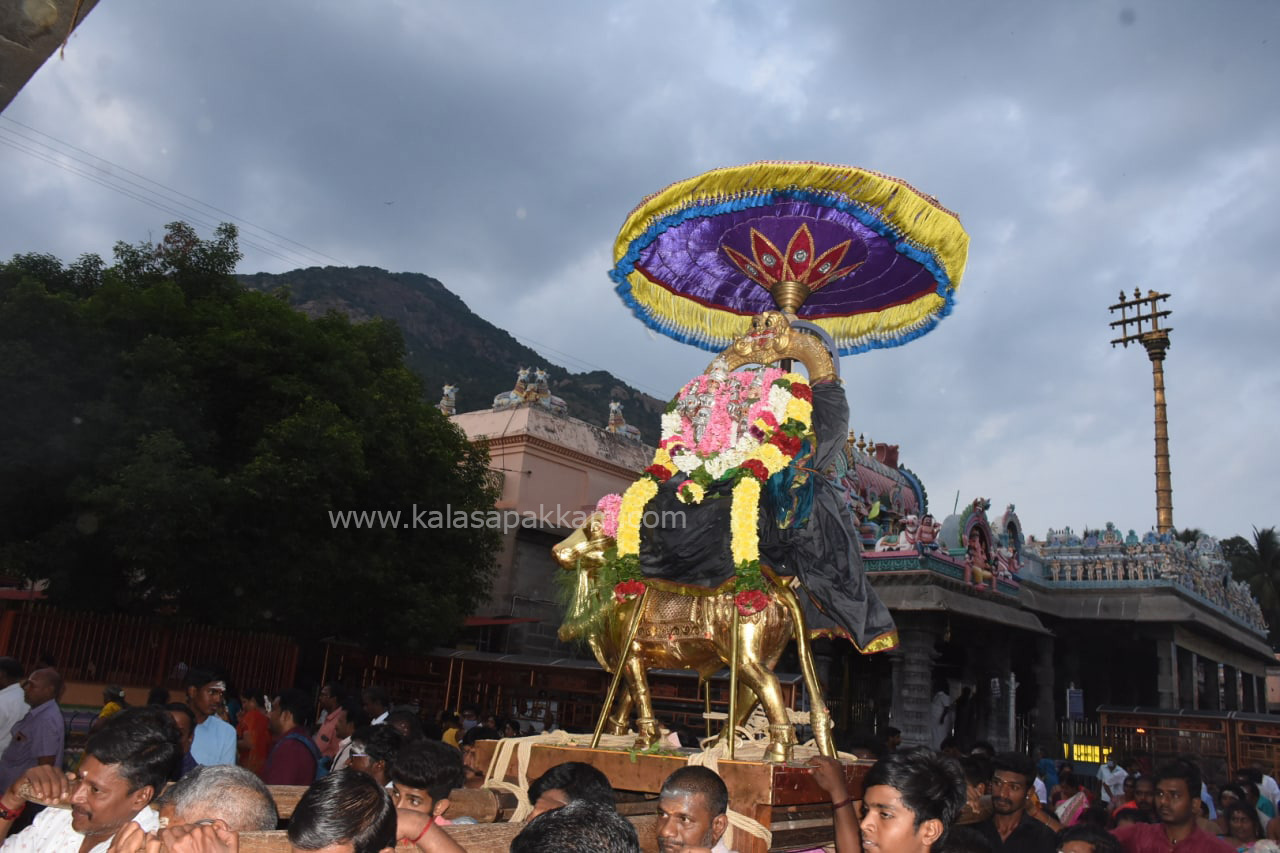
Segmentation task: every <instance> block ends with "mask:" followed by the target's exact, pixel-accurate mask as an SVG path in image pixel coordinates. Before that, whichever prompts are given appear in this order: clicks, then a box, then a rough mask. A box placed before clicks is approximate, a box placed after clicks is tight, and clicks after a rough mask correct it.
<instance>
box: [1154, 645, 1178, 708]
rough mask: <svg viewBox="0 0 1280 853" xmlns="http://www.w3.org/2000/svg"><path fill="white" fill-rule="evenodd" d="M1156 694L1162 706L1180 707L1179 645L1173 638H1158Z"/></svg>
mask: <svg viewBox="0 0 1280 853" xmlns="http://www.w3.org/2000/svg"><path fill="white" fill-rule="evenodd" d="M1156 694H1157V696H1159V703H1158V704H1159V706H1160V707H1161V708H1168V709H1170V710H1172V709H1175V708H1177V707H1178V647H1177V646H1176V645H1175V644H1174V642H1173V640H1166V639H1163V638H1161V639H1157V640H1156Z"/></svg>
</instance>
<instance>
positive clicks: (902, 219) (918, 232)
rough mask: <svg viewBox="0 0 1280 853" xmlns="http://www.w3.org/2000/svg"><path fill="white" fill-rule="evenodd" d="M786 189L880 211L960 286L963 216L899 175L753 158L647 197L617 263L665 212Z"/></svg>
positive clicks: (965, 239)
mask: <svg viewBox="0 0 1280 853" xmlns="http://www.w3.org/2000/svg"><path fill="white" fill-rule="evenodd" d="M786 189H802V190H805V191H809V192H830V193H836V194H839V195H841V196H844V197H845V198H847V199H848V200H849V201H850V202H853V203H861V204H862V205H863V206H865V207H867V208H868V209H871V210H874V211H875V212H876V213H878V214H879V216H880V217H881V218H882V219H884V220H885V221H886V222H887V223H888V224H890V225H891V226H893V227H895V228H898V229H900V230H901V231H902V232H903V233H907V234H910V235H911V236H910V239H909V241H908V242H909V243H910V244H912V245H915V246H917V247H919V248H922V249H924V250H925V251H928V252H931V253H933V255H934V256H935V257H936V258H937V261H938V263H939V265H940V266H941V267H942V269H943V270H944V271H945V272H946V274H947V277H948V279H949V280H950V281H951V282H952V285H953V286H956V285H958V283H959V281H960V277H961V276H962V275H963V273H964V268H965V262H966V260H967V257H968V251H969V236H968V234H966V233H965V231H964V228H963V227H962V226H961V225H960V220H959V217H957V216H956V215H955V214H954V213H952V212H951V211H949V210H947V209H946V208H944V207H942V206H941V205H939V204H938V203H937V202H936V201H934V200H932V199H930V198H928V197H926V196H924V195H923V194H921V193H920V192H919V191H918V190H916V189H914V188H913V187H911V186H910V185H909V184H907V183H905V182H903V181H900V180H898V179H896V178H890V177H888V176H886V175H881V174H878V173H876V172H869V171H866V170H864V169H857V168H853V167H848V166H832V165H827V164H824V163H774V162H763V163H751V164H748V165H745V166H733V167H729V168H725V169H716V170H714V171H711V172H707V173H705V174H702V175H699V176H698V177H695V178H690V179H688V180H685V181H680V182H678V183H675V184H672V185H671V186H669V187H667V188H666V189H664V190H662V191H660V192H658V193H655V194H654V195H652V196H650V197H649V198H647V199H646V200H645V201H643V202H641V204H640V206H639V207H637V208H636V209H635V210H634V211H632V213H631V215H630V216H628V217H627V221H626V222H625V223H624V224H623V226H622V229H621V231H620V232H619V233H618V239H617V241H616V242H615V243H614V250H613V253H614V262H615V263H617V261H618V260H620V259H621V258H622V256H623V255H624V254H626V252H627V250H628V248H629V247H630V245H631V243H632V241H634V240H635V239H636V238H638V237H640V236H641V235H642V234H643V233H644V232H645V231H646V230H647V229H648V228H649V227H650V226H651V225H653V223H654V222H656V221H657V220H658V219H661V218H662V217H664V216H668V215H670V214H672V213H675V212H678V211H680V210H683V209H686V208H688V207H692V206H701V205H709V204H717V203H722V202H725V201H730V200H733V199H735V198H741V197H742V196H744V195H749V194H752V193H759V192H769V191H775V190H786Z"/></svg>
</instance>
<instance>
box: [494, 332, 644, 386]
mask: <svg viewBox="0 0 1280 853" xmlns="http://www.w3.org/2000/svg"><path fill="white" fill-rule="evenodd" d="M507 334H509V335H511V337H513V338H515V339H516V340H518V341H521V342H523V343H525V344H528V345H530V346H534V347H538V348H539V349H542V350H545V351H546V352H553V353H555V354H556V355H558V356H560V357H562V358H565V359H568V360H569V361H571V362H575V363H577V364H578V366H580V367H584V368H586V369H587V370H589V371H590V370H600V371H603V372H605V373H608V374H610V375H611V376H616V377H617V378H618V379H621V380H622V381H624V382H626V383H627V384H629V385H631V386H632V387H633V388H639V389H640V390H642V391H646V392H647V393H648V394H649V395H650V396H652V397H655V398H657V399H659V400H666V399H667V398H668V396H669V395H666V394H663V393H662V392H661V391H658V390H657V389H655V388H653V387H652V386H649V385H644V384H642V383H640V382H636V381H635V380H634V379H628V378H627V377H625V376H622V375H620V374H616V373H614V372H613V371H611V370H609V369H608V368H606V367H601V366H600V365H598V364H592V363H591V362H589V361H586V360H585V359H581V358H578V357H577V356H575V355H570V354H569V353H567V352H564V351H562V350H558V349H556V348H555V347H552V346H548V345H547V344H544V343H541V342H539V341H535V340H533V339H532V338H527V337H525V336H524V335H517V334H515V333H514V332H508V333H507Z"/></svg>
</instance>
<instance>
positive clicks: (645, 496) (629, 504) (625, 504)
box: [618, 477, 658, 557]
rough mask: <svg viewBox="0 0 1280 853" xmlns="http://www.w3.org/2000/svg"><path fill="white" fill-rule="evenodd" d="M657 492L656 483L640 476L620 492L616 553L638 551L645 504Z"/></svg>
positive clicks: (627, 553)
mask: <svg viewBox="0 0 1280 853" xmlns="http://www.w3.org/2000/svg"><path fill="white" fill-rule="evenodd" d="M657 493H658V484H657V483H656V482H654V481H653V480H652V479H651V478H649V477H641V478H640V479H639V480H636V481H635V482H634V483H632V484H631V485H630V486H627V490H626V491H625V492H623V493H622V506H621V507H619V508H618V554H619V555H620V556H624V557H625V556H628V555H631V554H639V553H640V527H641V522H642V521H643V520H644V508H645V504H647V503H649V501H651V500H653V496H654V495H656V494H657Z"/></svg>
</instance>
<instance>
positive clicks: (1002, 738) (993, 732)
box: [978, 636, 1013, 752]
mask: <svg viewBox="0 0 1280 853" xmlns="http://www.w3.org/2000/svg"><path fill="white" fill-rule="evenodd" d="M993 639H994V638H993ZM1012 671H1013V666H1012V662H1011V660H1010V655H1009V639H1008V637H1007V636H1003V637H1000V638H999V639H996V640H995V642H993V643H992V644H991V645H989V646H987V678H986V681H985V682H984V683H982V684H980V685H978V689H979V690H980V691H981V692H982V694H983V695H984V696H985V697H986V701H987V703H988V705H989V707H990V708H991V714H990V716H988V717H987V741H989V742H990V743H991V745H992V746H994V747H995V748H996V752H1007V751H1009V750H1011V749H1013V744H1011V743H1009V673H1010V672H1012ZM992 679H998V680H999V682H1000V697H999V698H998V699H997V698H995V697H994V696H993V691H992V689H991V682H992Z"/></svg>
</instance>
